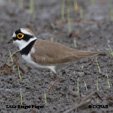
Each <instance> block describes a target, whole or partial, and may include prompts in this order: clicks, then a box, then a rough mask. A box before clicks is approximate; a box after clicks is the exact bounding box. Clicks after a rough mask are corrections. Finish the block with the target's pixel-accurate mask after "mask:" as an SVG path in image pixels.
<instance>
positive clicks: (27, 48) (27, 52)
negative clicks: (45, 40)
mask: <svg viewBox="0 0 113 113" xmlns="http://www.w3.org/2000/svg"><path fill="white" fill-rule="evenodd" d="M35 41H36V40H33V41H32V42H30V43H29V44H28V45H27V46H26V47H25V48H23V49H22V50H20V54H21V55H28V54H29V52H30V51H31V49H32V47H33V45H34V43H35Z"/></svg>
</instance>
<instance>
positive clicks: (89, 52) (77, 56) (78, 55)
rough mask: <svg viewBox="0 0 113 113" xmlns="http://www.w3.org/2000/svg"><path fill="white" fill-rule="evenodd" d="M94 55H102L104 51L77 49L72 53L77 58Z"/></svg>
mask: <svg viewBox="0 0 113 113" xmlns="http://www.w3.org/2000/svg"><path fill="white" fill-rule="evenodd" d="M96 55H101V56H104V55H105V53H104V52H91V51H78V52H76V53H75V54H74V56H75V57H76V58H78V59H81V58H85V57H90V56H96Z"/></svg>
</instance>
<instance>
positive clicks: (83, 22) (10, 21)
mask: <svg viewBox="0 0 113 113" xmlns="http://www.w3.org/2000/svg"><path fill="white" fill-rule="evenodd" d="M112 5H113V0H85V1H84V0H0V42H2V41H4V39H6V38H9V37H10V36H11V35H12V33H13V32H14V31H15V30H16V29H18V28H20V27H28V28H31V29H32V30H33V32H35V33H36V35H38V34H40V33H43V34H42V37H44V38H45V37H52V34H53V35H54V34H55V33H56V34H60V33H66V34H67V35H70V36H71V35H73V33H72V32H74V34H76V35H78V34H79V32H80V27H81V26H82V27H81V29H87V30H88V29H93V28H96V27H97V25H99V22H101V23H102V22H103V21H108V22H111V21H112V20H113V7H112ZM89 24H90V26H89ZM51 32H52V33H51ZM70 33H72V34H70ZM56 34H55V36H56ZM55 36H54V37H55Z"/></svg>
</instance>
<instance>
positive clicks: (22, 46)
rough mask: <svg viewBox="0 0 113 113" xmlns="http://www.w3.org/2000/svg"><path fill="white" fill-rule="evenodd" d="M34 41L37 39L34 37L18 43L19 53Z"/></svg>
mask: <svg viewBox="0 0 113 113" xmlns="http://www.w3.org/2000/svg"><path fill="white" fill-rule="evenodd" d="M35 40H37V38H36V37H34V38H31V39H30V40H29V41H27V42H26V41H24V40H22V41H21V42H19V43H18V47H19V49H20V51H21V50H22V49H24V48H25V47H27V46H28V45H29V44H30V43H31V42H32V41H35Z"/></svg>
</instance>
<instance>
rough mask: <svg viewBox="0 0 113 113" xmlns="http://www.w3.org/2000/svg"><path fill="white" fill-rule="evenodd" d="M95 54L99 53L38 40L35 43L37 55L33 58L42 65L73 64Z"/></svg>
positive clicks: (33, 55)
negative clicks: (74, 61) (72, 62)
mask: <svg viewBox="0 0 113 113" xmlns="http://www.w3.org/2000/svg"><path fill="white" fill-rule="evenodd" d="M94 54H97V52H87V51H79V50H76V49H72V48H69V47H66V46H64V45H62V44H60V43H54V42H50V41H47V40H37V41H36V43H35V53H34V54H32V58H33V60H34V61H35V62H37V63H39V64H41V65H52V64H59V63H66V62H71V61H73V60H78V59H80V58H83V57H86V56H91V55H94Z"/></svg>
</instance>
